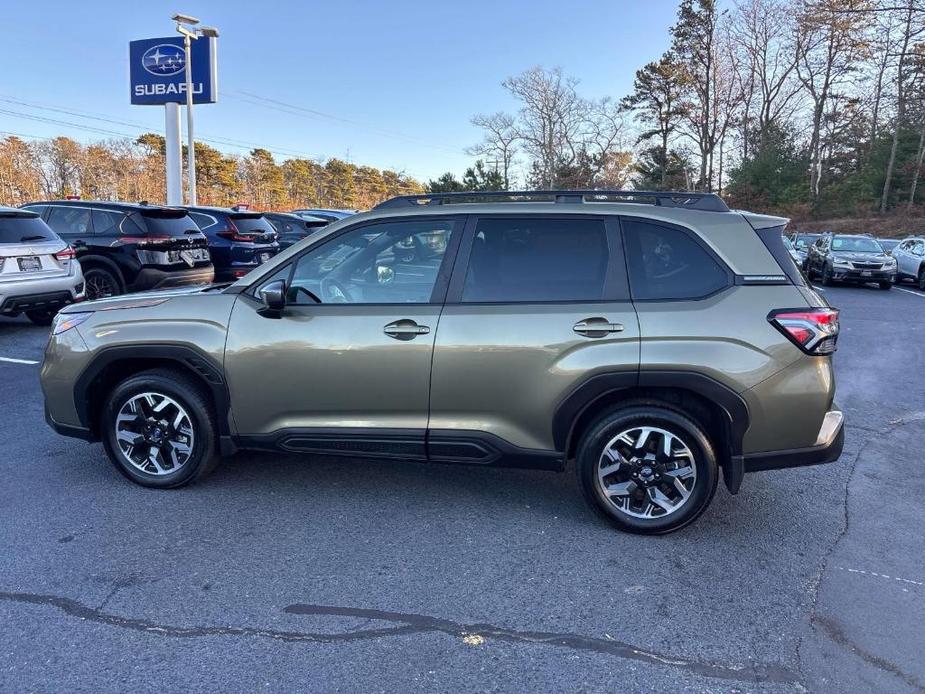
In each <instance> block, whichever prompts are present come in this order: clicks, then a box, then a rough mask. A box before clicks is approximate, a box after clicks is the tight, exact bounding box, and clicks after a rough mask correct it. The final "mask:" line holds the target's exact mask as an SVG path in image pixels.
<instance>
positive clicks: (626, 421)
mask: <svg viewBox="0 0 925 694" xmlns="http://www.w3.org/2000/svg"><path fill="white" fill-rule="evenodd" d="M577 472H578V479H579V482H580V484H581V488H582V491H583V493H584V495H585V498H586V499H587V500H588V502H589V503H590V504H591V505H592V506H593V507H594V508H595V509H596V510H598V511H599V512H601V513H602V514H603V515H604V516H605V517H606V518H607V519H608V520H610V521H611V522H613V523H614V524H616V526H617V527H619V528H620V529H621V530H625V531H628V532H632V533H641V534H647V535H654V534H662V533H667V532H671V531H673V530H677V529H679V528H682V527H684V526H685V525H687V524H688V523H690V522H692V521H693V520H695V519H696V518H697V517H698V516H699V515H700V514H701V513H703V512H704V511H705V510H706V508H707V506H709V504H710V500H711V499H712V498H713V494H714V492H715V491H716V483H717V480H718V479H719V473H718V466H717V462H716V454H715V453H714V449H713V446H712V444H711V443H710V440H709V438H708V437H707V435H706V434H705V433H704V430H703V428H702V427H701V426H700V425H699V424H697V423H696V422H695V421H694V420H693V419H691V418H689V417H687V416H686V415H684V414H682V413H681V412H677V411H675V410H673V409H669V408H668V407H665V406H662V405H661V404H660V403H649V402H638V403H628V404H626V405H624V406H621V407H620V408H618V409H616V410H611V411H609V412H607V413H605V414H604V415H603V416H601V417H600V418H599V419H598V420H597V421H596V422H595V423H594V424H593V425H591V427H590V428H589V429H588V431H587V433H586V434H585V435H584V436H583V437H582V440H581V442H580V444H579V447H578V453H577Z"/></svg>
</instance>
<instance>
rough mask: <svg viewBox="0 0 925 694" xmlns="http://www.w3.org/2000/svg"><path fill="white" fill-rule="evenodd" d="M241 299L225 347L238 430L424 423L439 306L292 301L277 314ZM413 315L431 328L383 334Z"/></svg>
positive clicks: (254, 431) (414, 425)
mask: <svg viewBox="0 0 925 694" xmlns="http://www.w3.org/2000/svg"><path fill="white" fill-rule="evenodd" d="M259 310H260V304H259V303H258V302H257V301H255V300H253V299H251V298H249V297H244V296H242V297H240V298H239V299H238V301H237V302H236V303H235V307H234V310H233V311H232V315H231V325H230V328H229V330H228V344H227V347H226V350H225V373H226V376H227V379H228V384H229V389H230V391H231V403H232V413H233V416H234V421H235V424H236V427H237V430H238V432H239V433H240V434H242V435H255V434H269V433H271V432H275V431H278V430H281V429H298V428H308V427H324V428H330V427H342V428H367V427H369V428H376V429H382V428H391V429H418V430H420V431H421V435H422V438H423V431H424V430H425V429H426V427H427V399H428V389H429V387H428V378H429V375H430V359H431V353H432V351H433V344H434V335H435V333H436V327H437V319H438V318H439V316H440V307H439V306H438V305H430V304H421V305H408V306H395V305H349V304H330V305H311V306H309V305H307V306H289V307H287V308H286V310H285V312H284V314H283V316H282V317H281V318H268V317H265V316H263V315H261V314H260V313H259ZM400 320H412V321H414V322H415V323H417V324H418V325H420V326H427V327H428V328H430V332H429V333H427V334H420V335H414V337H413V338H412V339H396V338H394V337H390V336H389V335H387V334H386V333H385V330H384V329H385V327H386V326H387V325H388V324H390V323H393V322H395V321H400Z"/></svg>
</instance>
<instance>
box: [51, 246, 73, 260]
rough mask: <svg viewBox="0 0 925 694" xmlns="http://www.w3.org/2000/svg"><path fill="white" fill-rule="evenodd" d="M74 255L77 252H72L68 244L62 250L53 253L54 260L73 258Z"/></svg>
mask: <svg viewBox="0 0 925 694" xmlns="http://www.w3.org/2000/svg"><path fill="white" fill-rule="evenodd" d="M76 255H77V253H75V252H74V249H73V248H71V247H70V246H68V247H67V248H65V249H64V250H62V251H58V252H57V253H55V260H73V259H74V256H76Z"/></svg>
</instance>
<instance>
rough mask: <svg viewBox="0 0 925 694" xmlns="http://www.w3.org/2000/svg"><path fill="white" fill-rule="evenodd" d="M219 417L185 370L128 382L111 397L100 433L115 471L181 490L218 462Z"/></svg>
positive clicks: (165, 371) (144, 482) (163, 371)
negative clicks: (216, 424)
mask: <svg viewBox="0 0 925 694" xmlns="http://www.w3.org/2000/svg"><path fill="white" fill-rule="evenodd" d="M214 418H215V414H214V408H213V407H212V404H211V401H210V399H209V397H208V396H207V394H206V392H205V390H204V389H203V388H202V387H201V386H200V384H199V383H197V382H196V381H195V380H193V379H192V378H191V377H189V376H187V375H186V374H184V373H182V372H180V371H174V370H170V369H155V370H151V371H143V372H142V373H139V374H137V375H135V376H132V377H130V378H127V379H126V380H124V381H122V382H121V383H120V384H119V385H117V386H116V387H115V388H114V389H113V391H112V392H111V393H110V394H109V397H108V398H107V400H106V403H105V405H104V407H103V412H102V415H101V420H100V430H101V433H102V439H103V444H104V445H105V447H106V453H107V454H108V455H109V459H110V460H111V461H112V463H113V464H114V465H115V466H116V468H117V469H118V470H119V471H120V472H121V473H122V474H123V475H125V476H126V477H128V478H129V479H130V480H132V481H133V482H136V483H138V484H141V485H143V486H146V487H160V488H170V487H180V486H182V485H184V484H188V483H189V482H192V481H193V480H195V479H198V478H200V477H202V476H204V475H205V474H206V473H208V472H209V471H210V470H211V469H212V468H213V467H214V466H215V464H216V463H217V462H218V448H217V446H216V438H217V437H216V427H215V419H214Z"/></svg>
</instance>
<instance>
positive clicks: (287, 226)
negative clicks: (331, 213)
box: [263, 212, 330, 250]
mask: <svg viewBox="0 0 925 694" xmlns="http://www.w3.org/2000/svg"><path fill="white" fill-rule="evenodd" d="M263 216H264V217H265V218H266V219H267V221H268V222H270V224H272V225H273V228H274V229H276V233H277V234H279V239H278V242H279V247H280V250H282V249H284V248H289V246H291V245H292V244H294V243H298V242H299V241H301V240H302V239H306V238H308V237H309V236H311V235H312V234H314V233H315V232H316V231H318V230H319V229H322V228H324V227H326V226H327V225H328V224H330V221H329V220H327V219H322V218H321V217H312V216H311V215H297V214H292V213H291V212H264V213H263Z"/></svg>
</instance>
